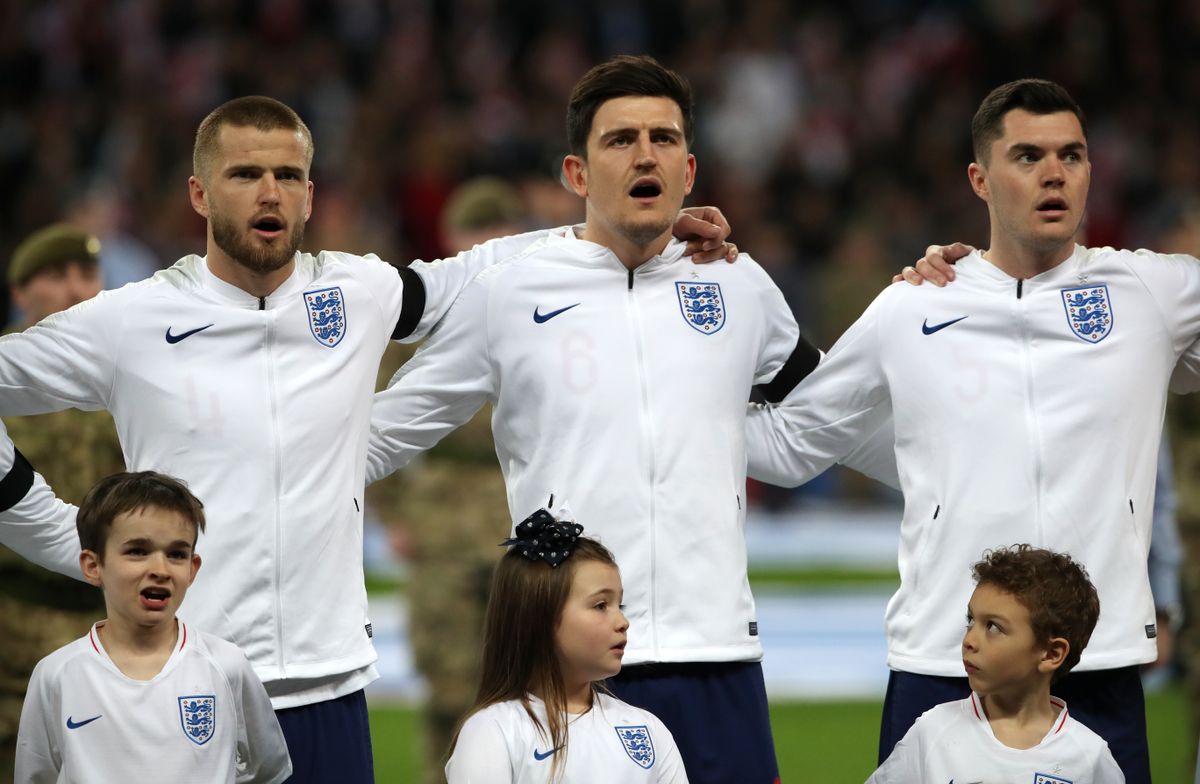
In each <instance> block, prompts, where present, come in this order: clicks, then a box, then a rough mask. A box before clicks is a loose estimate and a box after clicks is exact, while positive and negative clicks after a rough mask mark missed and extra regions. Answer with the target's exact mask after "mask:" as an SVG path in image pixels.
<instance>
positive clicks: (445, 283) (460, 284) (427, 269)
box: [401, 229, 558, 342]
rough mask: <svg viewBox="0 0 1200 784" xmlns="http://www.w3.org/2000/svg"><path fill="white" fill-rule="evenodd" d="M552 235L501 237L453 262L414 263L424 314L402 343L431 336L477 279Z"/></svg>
mask: <svg viewBox="0 0 1200 784" xmlns="http://www.w3.org/2000/svg"><path fill="white" fill-rule="evenodd" d="M552 231H558V229H541V230H538V231H527V232H525V233H524V234H513V235H510V236H507V237H498V238H496V239H493V240H488V241H487V242H485V243H483V244H481V245H476V246H475V247H473V248H471V249H470V250H465V251H463V252H462V253H460V254H458V255H457V256H455V257H454V258H452V259H438V260H437V261H421V260H420V259H418V260H417V261H414V262H413V263H412V264H410V265H409V266H408V269H410V270H413V271H414V272H416V273H417V275H419V276H420V280H421V283H422V285H423V287H424V312H423V313H422V314H421V316H420V321H419V323H418V324H417V325H416V327H415V329H413V330H412V333H411V335H409V336H406V337H404V338H401V339H402V340H404V341H405V342H408V341H410V340H417V339H419V338H421V337H424V336H425V335H427V334H429V331H430V330H431V329H433V325H434V324H437V323H438V322H439V321H441V319H442V317H443V316H444V315H446V311H448V310H449V309H450V306H451V305H452V304H454V300H455V299H456V298H457V297H458V296H459V295H460V294H461V293H462V292H463V290H464V289H466V287H467V286H468V285H469V284H470V283H471V281H472V280H474V279H475V276H477V275H478V274H479V273H480V272H483V271H484V270H485V269H487V268H488V267H491V266H493V265H495V264H499V263H500V262H502V261H505V260H507V259H510V258H513V257H514V256H517V255H520V254H521V253H524V252H525V251H526V250H528V249H529V248H530V247H532V246H533V245H535V244H536V243H538V242H539V241H540V240H543V239H545V237H546V236H547V235H548V234H550V233H551V232H552Z"/></svg>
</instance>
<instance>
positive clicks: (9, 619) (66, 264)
mask: <svg viewBox="0 0 1200 784" xmlns="http://www.w3.org/2000/svg"><path fill="white" fill-rule="evenodd" d="M99 250H100V243H99V242H98V241H97V240H96V238H95V237H92V236H90V235H88V234H86V233H84V232H83V231H80V230H79V229H75V228H72V227H69V226H65V225H62V224H56V225H54V226H50V227H47V228H45V229H42V230H41V231H39V232H36V233H34V234H33V235H31V236H30V237H29V238H28V239H26V240H25V241H24V242H23V243H22V244H21V245H20V246H18V247H17V249H16V251H15V252H14V253H13V257H12V259H11V261H10V263H9V267H8V282H9V286H10V289H11V291H12V295H13V303H14V304H15V305H16V306H17V307H18V308H19V309H20V310H21V312H22V314H23V316H24V322H25V323H24V324H21V325H19V328H24V327H25V326H28V325H30V324H34V323H36V322H38V321H40V320H41V319H43V318H44V317H46V316H48V315H50V314H51V313H55V312H58V311H59V310H63V309H65V308H68V307H70V306H71V305H74V304H75V303H77V302H82V301H83V300H85V299H89V298H91V297H93V296H95V295H96V294H97V293H98V292H99V291H100V273H99V266H98V264H97V259H98V253H99ZM5 423H6V424H7V425H8V432H9V435H11V436H12V439H13V441H14V442H15V443H16V445H17V447H18V448H19V449H20V450H21V452H22V453H23V454H24V455H25V456H26V457H27V458H29V462H30V463H32V464H33V466H34V468H36V469H37V470H38V471H39V472H41V473H42V474H43V475H44V476H45V477H46V480H47V481H48V482H50V483H51V484H52V485H53V486H54V489H55V491H56V492H57V493H58V495H59V497H60V498H62V499H64V500H66V501H70V502H72V503H76V504H78V503H79V502H80V501H81V500H82V499H83V496H84V494H85V493H86V492H87V491H88V489H90V488H91V486H92V485H93V484H94V483H95V482H96V481H97V480H98V479H100V478H101V477H103V476H106V475H108V474H111V473H114V472H116V471H121V470H124V467H125V463H124V460H123V458H122V455H121V447H120V445H119V444H118V442H117V433H116V428H115V426H114V425H113V421H112V417H111V416H109V415H108V414H107V413H106V412H83V411H78V410H75V409H69V410H67V411H59V412H57V413H53V414H43V415H40V416H28V417H14V418H12V419H8V420H5ZM103 616H104V600H103V596H102V595H101V593H100V592H99V591H97V590H96V589H95V588H93V587H92V586H90V585H88V584H87V583H84V582H82V581H75V580H71V579H69V578H67V577H63V576H61V575H58V574H54V573H53V572H49V571H46V570H44V569H42V568H40V567H38V566H35V565H33V564H31V563H29V562H28V561H26V560H25V559H23V558H21V557H20V556H18V555H17V554H15V553H13V552H12V551H11V550H9V549H7V548H5V547H3V546H0V780H11V776H12V773H13V755H14V751H15V744H16V736H17V724H18V722H19V720H20V716H21V703H22V701H23V700H24V697H25V687H26V684H27V683H28V681H29V675H30V673H31V672H33V667H34V665H35V664H37V662H38V661H39V660H40V659H41V658H42V657H43V656H45V655H46V654H48V653H50V652H51V651H54V650H55V649H57V648H59V647H61V646H63V645H65V644H67V643H68V642H70V641H71V640H74V639H77V638H79V637H81V636H82V635H83V634H85V633H86V632H87V630H88V627H89V626H91V624H92V623H93V622H94V621H96V620H99V619H100V618H102V617H103Z"/></svg>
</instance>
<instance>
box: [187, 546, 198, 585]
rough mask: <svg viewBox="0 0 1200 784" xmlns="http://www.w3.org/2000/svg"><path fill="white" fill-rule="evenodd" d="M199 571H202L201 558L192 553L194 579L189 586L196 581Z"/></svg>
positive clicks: (189, 582) (192, 578) (190, 580)
mask: <svg viewBox="0 0 1200 784" xmlns="http://www.w3.org/2000/svg"><path fill="white" fill-rule="evenodd" d="M198 571H200V556H199V555H197V554H196V553H192V577H191V579H189V580H188V585H191V584H192V581H193V580H195V579H196V572H198Z"/></svg>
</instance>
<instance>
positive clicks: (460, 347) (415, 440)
mask: <svg viewBox="0 0 1200 784" xmlns="http://www.w3.org/2000/svg"><path fill="white" fill-rule="evenodd" d="M487 310H488V289H487V288H486V287H485V286H482V285H480V284H479V283H475V284H473V285H471V286H468V287H467V289H466V290H465V291H464V292H463V293H462V296H460V297H459V298H458V301H457V302H455V304H454V307H452V308H451V309H450V311H449V312H448V313H447V314H446V318H445V319H444V320H443V321H442V322H441V323H440V324H438V326H437V329H435V330H434V331H433V334H432V335H430V337H429V340H428V341H427V342H426V343H425V345H423V346H421V348H420V349H419V350H418V351H417V353H416V354H415V355H414V356H413V358H412V359H410V360H409V361H408V362H406V363H405V364H404V366H403V367H401V368H400V369H399V370H398V371H396V375H395V376H393V377H392V380H391V381H390V382H388V386H387V389H384V390H382V391H381V392H377V393H376V394H375V400H374V404H373V405H372V407H371V432H370V436H369V438H368V442H367V483H368V484H369V483H371V482H374V481H375V480H377V479H381V478H383V477H385V476H387V475H388V474H390V473H392V472H393V471H395V470H396V469H398V468H400V467H402V466H404V465H405V464H406V463H408V461H409V460H411V459H412V458H413V457H415V456H416V455H418V454H420V453H421V452H423V451H425V450H426V449H429V448H430V447H432V446H433V445H434V444H436V443H437V442H438V441H440V440H441V439H442V438H443V437H445V436H446V435H447V434H449V433H450V432H451V431H453V430H454V429H455V428H457V427H458V426H459V425H462V424H463V423H464V422H466V421H467V420H469V419H470V418H471V417H472V416H474V415H475V412H476V411H478V410H479V409H480V408H481V407H482V406H483V404H484V403H485V402H487V400H488V399H489V397H492V396H493V395H494V394H495V385H494V379H493V375H492V367H491V362H490V360H489V357H488V312H487Z"/></svg>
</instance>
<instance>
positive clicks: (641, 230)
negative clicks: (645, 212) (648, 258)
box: [617, 215, 675, 248]
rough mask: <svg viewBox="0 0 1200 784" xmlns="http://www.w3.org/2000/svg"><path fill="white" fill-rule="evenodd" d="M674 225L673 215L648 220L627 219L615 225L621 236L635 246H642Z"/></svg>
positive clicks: (651, 241)
mask: <svg viewBox="0 0 1200 784" xmlns="http://www.w3.org/2000/svg"><path fill="white" fill-rule="evenodd" d="M674 225H675V216H674V215H672V216H670V217H669V218H658V219H652V220H648V221H638V220H627V221H622V222H621V223H619V224H618V225H617V230H618V231H619V232H620V234H621V236H622V237H624V238H625V239H627V240H629V241H630V242H631V243H633V244H634V245H635V246H636V247H639V248H644V247H646V246H647V245H650V244H651V243H653V242H654V241H655V240H657V239H659V238H660V237H662V235H663V233H664V232H666V231H668V230H669V229H670V228H671V227H672V226H674Z"/></svg>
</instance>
